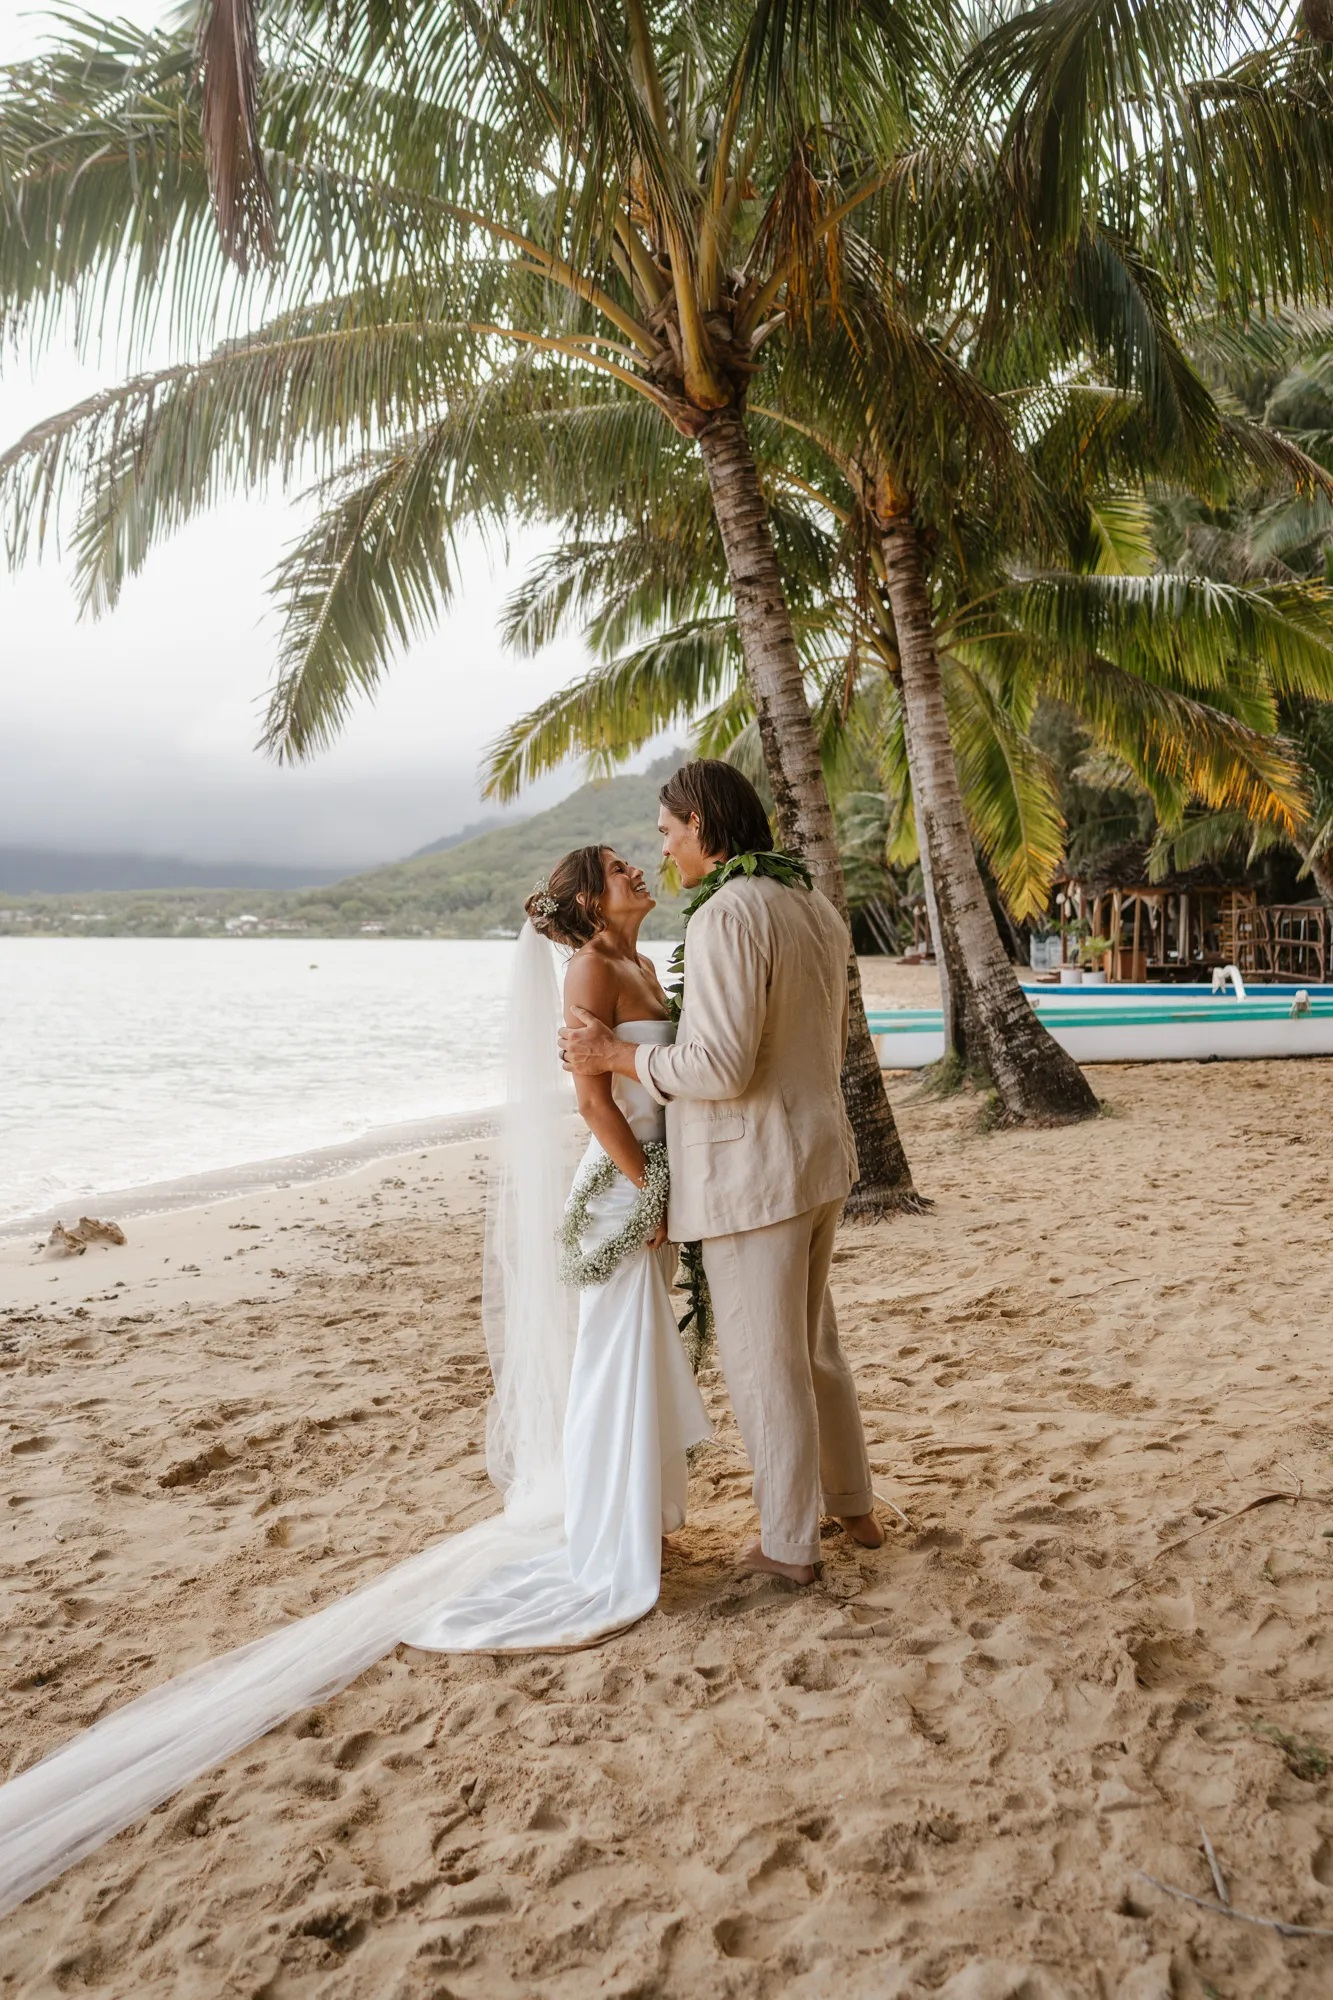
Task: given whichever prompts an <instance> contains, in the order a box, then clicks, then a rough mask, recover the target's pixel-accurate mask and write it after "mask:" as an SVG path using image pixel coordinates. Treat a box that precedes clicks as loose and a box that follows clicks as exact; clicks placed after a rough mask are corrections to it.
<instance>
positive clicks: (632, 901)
mask: <svg viewBox="0 0 1333 2000" xmlns="http://www.w3.org/2000/svg"><path fill="white" fill-rule="evenodd" d="M602 865H603V867H604V868H605V870H606V887H605V888H604V889H603V891H602V893H601V895H600V896H599V897H598V899H597V900H598V902H599V904H600V906H601V911H602V921H603V923H606V924H616V923H624V922H625V921H626V920H627V919H628V918H630V917H636V918H642V917H646V916H647V914H648V912H649V910H653V909H656V907H657V904H656V901H655V899H654V898H653V897H652V896H650V895H649V893H648V884H647V882H646V880H645V879H644V873H643V870H642V868H636V867H635V866H634V863H633V862H632V861H622V860H621V858H620V856H619V855H618V854H617V853H616V851H615V849H614V848H613V847H604V848H603V849H602Z"/></svg>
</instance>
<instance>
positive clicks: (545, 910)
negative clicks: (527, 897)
mask: <svg viewBox="0 0 1333 2000" xmlns="http://www.w3.org/2000/svg"><path fill="white" fill-rule="evenodd" d="M532 907H533V908H534V909H535V910H536V912H537V914H538V916H542V917H553V916H554V915H555V913H556V911H557V910H558V909H559V908H560V905H559V903H558V902H557V901H556V899H555V897H554V896H553V895H552V894H551V885H550V883H549V882H547V881H545V880H543V881H541V882H539V883H538V884H537V886H536V888H535V889H534V890H533V892H532Z"/></svg>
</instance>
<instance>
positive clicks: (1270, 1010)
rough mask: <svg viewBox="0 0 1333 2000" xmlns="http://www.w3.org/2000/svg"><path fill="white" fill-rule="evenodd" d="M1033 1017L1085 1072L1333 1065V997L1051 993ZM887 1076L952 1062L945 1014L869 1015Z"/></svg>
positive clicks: (1283, 991) (1122, 990)
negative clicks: (1300, 1059)
mask: <svg viewBox="0 0 1333 2000" xmlns="http://www.w3.org/2000/svg"><path fill="white" fill-rule="evenodd" d="M1025 990H1026V992H1027V995H1028V999H1029V1000H1030V1001H1031V1003H1032V1006H1033V1009H1034V1011H1035V1012H1036V1013H1037V1014H1038V1015H1039V1016H1040V1018H1041V1020H1042V1021H1043V1022H1044V1023H1045V1025H1046V1027H1047V1028H1049V1030H1050V1032H1051V1034H1052V1035H1053V1036H1054V1037H1055V1039H1056V1041H1057V1042H1059V1044H1060V1046H1061V1047H1062V1048H1065V1049H1068V1051H1069V1053H1070V1055H1071V1056H1073V1058H1074V1060H1075V1062H1078V1063H1116V1062H1241V1061H1259V1060H1270V1059H1272V1058H1274V1057H1277V1056H1333V989H1330V988H1328V987H1326V986H1325V987H1308V988H1307V987H1299V988H1298V987H1283V988H1273V987H1264V988H1263V989H1262V990H1261V991H1259V992H1255V991H1253V990H1251V991H1250V992H1249V993H1246V994H1243V995H1241V994H1229V993H1210V992H1209V991H1208V990H1207V989H1206V988H1203V987H1195V988H1190V987H1177V986H1156V987H1143V986H1134V987H1126V986H1119V987H1118V986H1093V987H1080V986H1065V987H1056V986H1043V987H1039V988H1035V989H1034V988H1032V987H1028V988H1026V989H1025ZM869 1022H870V1033H871V1037H872V1039H873V1041H874V1044H875V1050H876V1053H877V1055H878V1056H879V1062H880V1067H881V1069H924V1068H925V1067H926V1066H927V1064H929V1063H934V1062H939V1061H940V1059H941V1057H942V1056H943V1054H944V1017H943V1015H942V1014H941V1013H940V1012H939V1010H938V1009H925V1008H921V1009H911V1010H909V1009H903V1010H902V1011H900V1012H899V1011H896V1010H892V1011H890V1010H878V1009H872V1010H870V1012H869Z"/></svg>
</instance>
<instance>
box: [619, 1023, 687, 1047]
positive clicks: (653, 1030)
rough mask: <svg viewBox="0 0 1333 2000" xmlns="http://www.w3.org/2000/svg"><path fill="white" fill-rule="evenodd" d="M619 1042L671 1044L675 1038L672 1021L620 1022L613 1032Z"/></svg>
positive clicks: (674, 1028) (674, 1026)
mask: <svg viewBox="0 0 1333 2000" xmlns="http://www.w3.org/2000/svg"><path fill="white" fill-rule="evenodd" d="M615 1035H616V1040H617V1041H619V1042H672V1041H674V1040H675V1038H676V1024H675V1022H674V1021H622V1022H621V1023H620V1026H619V1027H618V1028H617V1029H616V1030H615Z"/></svg>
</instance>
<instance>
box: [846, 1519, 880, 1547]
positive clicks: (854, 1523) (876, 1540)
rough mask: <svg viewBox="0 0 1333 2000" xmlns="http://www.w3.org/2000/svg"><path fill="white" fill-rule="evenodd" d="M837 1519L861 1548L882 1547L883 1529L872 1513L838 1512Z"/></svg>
mask: <svg viewBox="0 0 1333 2000" xmlns="http://www.w3.org/2000/svg"><path fill="white" fill-rule="evenodd" d="M838 1519H839V1520H840V1521H841V1523H842V1525H843V1527H844V1528H845V1529H846V1531H847V1533H848V1534H849V1535H850V1536H851V1538H852V1540H853V1541H854V1542H859V1543H860V1544H861V1547H862V1548H863V1549H882V1548H883V1546H884V1530H883V1528H881V1527H880V1525H879V1522H878V1521H877V1520H876V1519H875V1516H874V1515H873V1514H840V1515H839V1516H838Z"/></svg>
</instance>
